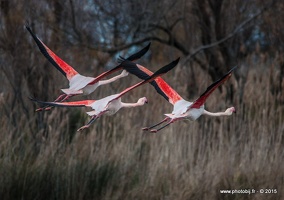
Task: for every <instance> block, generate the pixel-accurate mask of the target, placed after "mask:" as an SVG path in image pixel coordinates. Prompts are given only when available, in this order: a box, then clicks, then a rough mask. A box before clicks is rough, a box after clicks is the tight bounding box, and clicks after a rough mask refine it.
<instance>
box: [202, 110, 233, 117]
mask: <svg viewBox="0 0 284 200" xmlns="http://www.w3.org/2000/svg"><path fill="white" fill-rule="evenodd" d="M203 114H204V115H209V116H212V117H219V116H230V115H232V112H228V111H227V110H226V111H225V112H215V113H214V112H209V111H207V110H204V111H203Z"/></svg>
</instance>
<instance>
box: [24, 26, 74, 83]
mask: <svg viewBox="0 0 284 200" xmlns="http://www.w3.org/2000/svg"><path fill="white" fill-rule="evenodd" d="M26 29H27V30H28V31H29V32H30V34H31V35H32V37H33V39H34V40H35V42H36V44H37V46H38V48H39V50H40V51H41V53H42V54H43V55H44V56H45V57H46V58H47V59H48V61H49V62H51V63H52V64H53V66H55V67H56V68H57V69H58V70H59V71H60V72H61V73H62V74H63V75H64V76H65V77H66V78H67V79H68V80H70V79H71V78H72V77H73V76H74V75H76V74H78V72H77V71H76V70H74V69H73V68H72V67H71V66H70V65H68V64H67V63H66V62H64V60H62V59H61V58H59V57H58V56H57V55H56V54H55V53H53V52H52V51H51V50H50V49H49V48H48V47H47V46H46V45H45V44H44V43H43V42H42V41H41V40H40V39H39V38H38V37H37V36H36V35H35V34H34V33H33V32H32V30H31V29H30V27H29V26H26Z"/></svg>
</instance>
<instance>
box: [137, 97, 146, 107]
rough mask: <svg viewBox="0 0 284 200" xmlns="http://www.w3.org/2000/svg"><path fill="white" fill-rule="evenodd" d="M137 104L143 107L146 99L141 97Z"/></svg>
mask: <svg viewBox="0 0 284 200" xmlns="http://www.w3.org/2000/svg"><path fill="white" fill-rule="evenodd" d="M137 103H139V104H141V105H144V104H145V103H148V99H147V98H146V97H142V98H140V99H138V102H137Z"/></svg>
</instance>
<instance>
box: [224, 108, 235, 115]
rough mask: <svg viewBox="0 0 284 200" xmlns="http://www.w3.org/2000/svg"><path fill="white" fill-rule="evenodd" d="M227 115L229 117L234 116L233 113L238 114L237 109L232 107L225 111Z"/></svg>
mask: <svg viewBox="0 0 284 200" xmlns="http://www.w3.org/2000/svg"><path fill="white" fill-rule="evenodd" d="M225 113H227V114H228V115H232V114H233V113H236V109H235V107H230V108H228V109H227V110H226V111H225Z"/></svg>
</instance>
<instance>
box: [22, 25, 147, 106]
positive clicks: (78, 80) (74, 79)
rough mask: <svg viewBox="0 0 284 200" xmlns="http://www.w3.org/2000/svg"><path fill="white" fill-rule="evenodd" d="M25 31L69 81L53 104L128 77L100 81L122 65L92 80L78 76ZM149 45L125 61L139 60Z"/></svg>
mask: <svg viewBox="0 0 284 200" xmlns="http://www.w3.org/2000/svg"><path fill="white" fill-rule="evenodd" d="M26 29H27V30H28V31H29V33H30V34H31V35H32V37H33V39H34V40H35V42H36V44H37V46H38V48H39V50H40V51H41V53H42V54H43V55H44V56H45V57H46V58H47V59H48V60H49V61H50V62H51V63H52V64H53V65H54V66H55V67H56V68H57V69H58V70H59V71H60V72H61V73H62V74H63V75H64V76H65V77H66V78H67V79H68V81H69V88H67V89H61V91H62V92H63V93H64V94H61V95H59V96H58V97H57V98H56V99H55V100H54V102H59V101H60V102H62V101H65V100H67V99H68V98H70V97H72V96H75V95H79V94H83V95H88V94H91V93H92V92H93V91H95V90H96V88H97V87H99V86H101V85H105V84H108V83H111V82H113V81H116V80H118V79H120V78H122V77H125V76H127V75H128V73H127V72H126V71H125V70H123V71H122V73H121V74H120V75H117V76H115V77H113V78H111V79H108V80H101V79H102V78H104V77H106V76H107V75H110V74H111V73H113V72H116V71H118V70H121V69H123V65H121V64H120V65H118V66H116V67H114V68H113V69H111V70H108V71H106V72H104V73H102V74H100V75H99V76H97V77H95V78H93V77H87V76H83V75H81V74H79V73H78V72H77V71H76V70H75V69H74V68H73V67H71V66H70V65H69V64H67V63H66V62H65V61H63V60H62V59H61V58H59V57H58V56H57V55H56V54H55V53H54V52H53V51H51V50H50V49H49V48H48V47H47V46H46V45H45V44H44V43H43V42H42V41H41V40H40V39H39V38H38V37H37V36H36V35H35V34H34V33H33V32H32V30H31V28H30V27H29V26H28V25H26ZM150 44H151V43H149V44H148V45H147V46H146V47H144V48H143V49H142V50H140V51H139V52H137V53H135V54H133V55H131V56H129V57H128V58H127V60H129V61H134V60H137V59H139V58H141V57H142V56H143V55H144V54H145V53H146V52H147V51H148V50H149V48H150ZM50 108H51V107H43V108H39V109H37V110H36V111H42V110H49V109H50Z"/></svg>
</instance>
